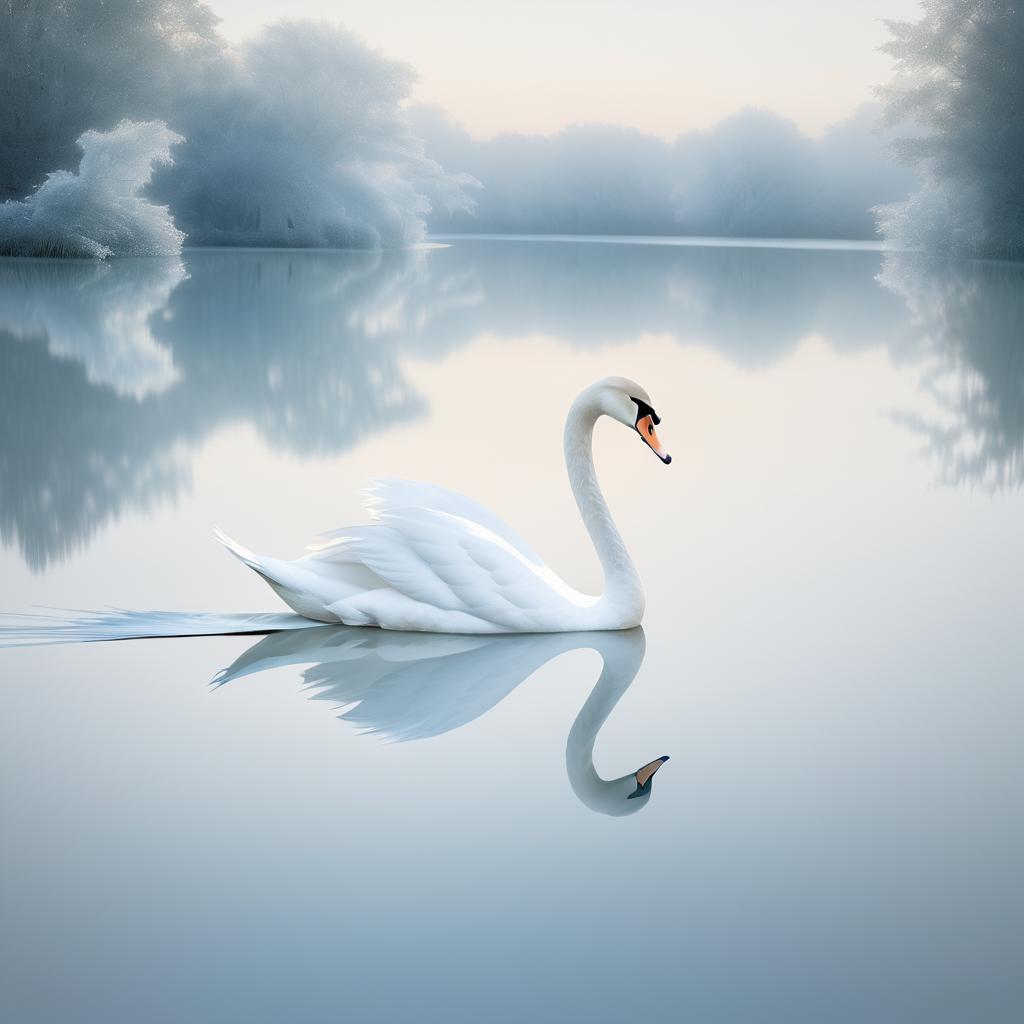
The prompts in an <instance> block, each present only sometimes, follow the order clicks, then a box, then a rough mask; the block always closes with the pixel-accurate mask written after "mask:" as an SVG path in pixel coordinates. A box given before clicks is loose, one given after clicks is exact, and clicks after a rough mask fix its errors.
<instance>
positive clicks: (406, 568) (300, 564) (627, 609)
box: [214, 377, 672, 633]
mask: <svg viewBox="0 0 1024 1024" xmlns="http://www.w3.org/2000/svg"><path fill="white" fill-rule="evenodd" d="M601 416H610V417H611V418H612V419H614V420H617V421H618V422H619V423H621V424H623V425H624V426H626V427H629V429H630V430H634V431H636V433H637V434H638V435H639V436H640V438H641V439H642V440H643V442H644V443H645V444H646V445H647V446H648V447H649V448H651V450H652V451H653V452H654V453H655V454H656V455H657V456H658V458H660V459H661V461H662V462H664V463H666V464H667V463H669V462H671V461H672V457H671V456H670V455H669V454H668V453H667V452H666V451H665V450H664V448H663V447H662V445H661V442H660V441H659V439H658V435H657V433H656V432H655V429H654V428H655V426H656V425H657V424H658V423H660V422H661V419H660V417H659V416H658V414H657V413H656V412H655V411H654V408H653V407H652V405H651V399H650V396H649V395H648V394H647V392H646V391H645V390H644V389H643V388H642V387H640V385H639V384H637V383H635V382H634V381H631V380H627V379H626V378H624V377H605V378H603V379H602V380H599V381H597V382H596V383H594V384H591V385H590V386H589V387H588V388H585V389H584V390H583V391H582V392H580V394H579V395H578V396H577V398H576V400H575V401H574V402H573V403H572V406H571V407H570V409H569V414H568V416H567V417H566V421H565V432H564V437H563V447H564V450H565V465H566V469H567V471H568V475H569V483H570V485H571V487H572V492H573V495H574V497H575V498H576V504H577V506H578V507H579V510H580V516H581V517H582V519H583V523H584V525H585V526H586V528H587V532H588V533H589V534H590V538H591V540H592V541H593V544H594V547H595V549H596V551H597V556H598V558H599V559H600V562H601V568H602V570H603V573H604V582H605V587H604V593H603V594H601V595H600V596H599V597H591V596H589V595H586V594H581V593H580V592H578V591H576V590H574V589H573V588H572V587H570V586H569V585H568V584H566V583H565V582H563V581H562V580H561V579H560V578H559V577H558V576H557V575H556V574H555V573H554V572H553V571H552V570H551V569H550V568H549V567H548V566H547V565H545V564H544V562H543V561H542V560H541V558H540V557H539V556H538V555H537V554H535V553H534V551H533V549H532V548H531V547H530V546H529V545H528V544H527V543H526V541H524V540H523V539H522V538H521V537H520V536H519V535H518V534H517V533H516V532H515V531H514V530H512V529H511V527H509V526H507V525H506V524H505V523H504V522H502V520H501V519H499V518H498V517H497V516H495V515H494V514H493V513H492V512H489V511H488V510H487V509H485V508H484V507H483V506H481V505H479V504H477V503H476V502H475V501H472V500H470V499H469V498H465V497H463V496H462V495H460V494H456V493H455V492H454V491H449V490H447V489H446V488H443V487H437V486H434V485H432V484H423V483H414V482H411V481H406V480H378V481H375V482H374V483H373V485H372V486H371V488H370V489H369V491H368V492H367V502H366V505H367V509H368V511H369V512H370V515H371V517H372V519H373V520H374V522H371V523H369V524H366V525H362V526H349V527H343V528H341V529H338V530H333V531H331V532H330V533H328V534H326V535H325V538H326V539H325V540H324V542H323V543H320V544H315V545H311V546H310V547H309V548H308V549H307V550H308V552H309V553H308V554H307V555H305V556H304V557H303V558H299V559H297V560H295V561H286V560H282V559H277V558H267V557H264V556H260V555H254V554H253V553H252V552H251V551H249V550H248V549H246V548H244V547H242V546H241V545H240V544H237V543H235V541H233V540H232V539H231V538H230V537H228V536H227V534H225V533H223V532H222V531H221V530H220V529H215V531H214V532H215V535H216V536H217V539H218V540H219V541H220V542H221V543H222V544H223V545H224V546H225V547H226V548H227V549H228V550H229V551H230V552H231V553H232V554H234V555H235V556H236V557H237V558H238V559H239V560H240V561H242V562H243V563H245V564H246V565H247V566H249V567H250V568H251V569H253V570H254V571H255V572H257V573H258V574H259V575H260V576H262V577H263V579H264V580H265V581H266V582H267V583H268V584H270V586H271V587H272V588H273V590H274V591H275V592H276V593H277V594H278V595H279V596H280V597H281V598H282V599H283V601H284V602H285V604H287V605H288V606H289V607H290V608H292V609H293V610H294V611H295V612H297V613H298V614H299V615H302V616H305V617H306V618H309V619H315V620H318V621H320V622H330V623H338V622H342V623H345V624H346V625H350V626H379V627H380V628H382V629H394V630H403V631H418V632H428V633H560V632H575V631H582V630H609V629H630V628H632V627H634V626H638V625H639V624H640V621H641V619H642V618H643V613H644V592H643V587H642V586H641V583H640V577H639V574H638V573H637V571H636V567H635V566H634V565H633V562H632V560H631V559H630V557H629V554H628V552H627V551H626V546H625V544H624V543H623V540H622V537H621V536H620V534H619V531H618V530H617V529H616V527H615V523H614V522H613V521H612V517H611V513H610V512H609V511H608V506H607V504H606V503H605V500H604V496H603V495H602V493H601V488H600V486H599V485H598V482H597V475H596V473H595V471H594V459H593V450H592V440H593V431H594V425H595V424H596V422H597V420H598V419H599V418H600V417H601Z"/></svg>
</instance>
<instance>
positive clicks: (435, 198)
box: [0, 0, 475, 256]
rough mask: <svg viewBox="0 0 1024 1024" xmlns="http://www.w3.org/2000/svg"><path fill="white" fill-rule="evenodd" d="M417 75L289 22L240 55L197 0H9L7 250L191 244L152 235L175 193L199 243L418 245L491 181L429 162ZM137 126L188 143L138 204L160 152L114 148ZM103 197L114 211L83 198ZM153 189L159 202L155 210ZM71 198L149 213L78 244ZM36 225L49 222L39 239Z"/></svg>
mask: <svg viewBox="0 0 1024 1024" xmlns="http://www.w3.org/2000/svg"><path fill="white" fill-rule="evenodd" d="M413 78H414V75H413V72H412V70H411V69H410V68H409V67H407V66H406V65H404V64H400V63H397V62H394V61H390V60H387V59H386V58H384V57H382V56H380V55H379V54H377V53H375V52H374V51H372V50H371V49H370V48H369V47H367V46H366V45H365V44H363V43H362V42H361V41H360V40H359V39H357V38H356V37H355V36H353V35H351V34H350V33H347V32H345V31H343V30H341V29H338V28H336V27H334V26H332V25H329V24H316V23H310V22H281V23H278V24H277V25H274V26H271V27H270V28H268V29H266V30H264V32H262V33H261V34H260V35H259V36H258V37H257V38H256V39H254V40H252V41H250V42H248V43H246V44H245V45H243V46H242V47H241V48H240V49H239V50H238V51H232V50H229V49H228V47H227V45H226V44H225V43H224V41H223V40H222V39H221V38H220V36H219V35H218V34H217V32H216V18H215V17H214V15H213V14H212V13H211V12H210V10H209V9H208V8H207V7H206V6H205V5H203V4H201V3H199V2H197V0H74V2H72V0H7V2H6V3H3V4H2V5H0V96H2V97H3V102H2V103H0V203H2V201H3V200H7V201H8V202H7V205H6V206H2V205H0V249H3V251H5V252H9V253H24V254H39V253H44V252H45V253H52V254H54V255H59V254H63V255H86V254H89V253H91V254H93V255H100V256H101V255H106V254H109V253H114V254H121V253H125V252H143V251H146V252H150V251H169V249H170V250H173V249H174V248H175V246H174V245H173V244H172V245H171V246H170V247H169V249H168V246H166V245H164V244H162V243H160V244H151V243H155V242H156V241H157V238H156V233H155V232H154V230H153V229H154V228H155V227H157V225H156V223H155V221H154V220H153V215H154V211H159V209H160V204H166V205H167V207H168V208H169V209H170V213H171V216H172V217H173V221H174V224H172V225H171V229H172V230H173V228H174V226H175V225H176V226H177V227H178V228H181V229H182V230H184V231H185V232H187V234H188V241H189V242H190V243H191V244H193V245H202V244H217V245H289V246H345V247H365V248H373V247H392V246H404V245H407V244H409V243H410V242H415V241H418V240H419V239H420V238H421V237H422V235H423V233H424V231H425V217H426V215H427V213H428V212H429V211H430V210H431V209H432V208H433V207H440V208H445V209H450V210H461V211H463V212H466V211H468V210H469V209H470V207H471V206H472V199H471V198H470V195H469V193H468V192H467V191H466V187H467V186H471V185H474V184H475V182H474V181H473V180H472V179H470V178H469V177H468V176H466V175H457V174H456V175H453V174H448V173H446V172H445V171H444V170H443V169H442V168H441V166H440V165H439V164H437V163H436V162H434V161H433V160H431V159H429V158H428V156H427V155H426V153H425V151H424V146H423V143H422V141H421V140H420V139H419V138H417V137H416V136H415V134H414V133H413V131H412V129H411V127H410V125H409V121H408V118H407V116H406V113H405V109H404V104H405V102H406V100H407V98H408V96H409V92H410V89H411V85H412V82H413ZM126 121H127V122H133V123H135V124H137V125H138V124H141V123H150V124H159V125H161V126H167V128H169V129H170V130H171V131H172V132H175V133H177V134H178V135H180V136H182V139H181V140H178V142H177V143H176V144H175V145H174V147H173V152H172V153H171V154H170V155H171V157H172V159H173V161H174V163H175V164H176V165H177V166H176V167H175V169H174V170H173V171H170V172H163V171H161V172H158V173H157V174H156V175H155V176H154V180H153V183H152V185H151V186H150V187H149V190H148V192H144V193H143V194H142V195H141V196H138V197H136V196H135V192H134V188H133V189H129V188H128V185H129V184H132V185H134V184H135V183H137V182H138V175H137V174H136V173H135V170H134V168H135V167H136V164H137V162H138V158H139V157H140V156H142V155H144V154H143V153H142V150H140V149H138V148H137V147H136V148H134V149H133V148H132V147H131V146H130V145H129V146H125V147H122V148H121V152H122V153H123V154H124V155H125V157H126V158H127V159H130V161H131V166H130V167H129V166H127V165H126V166H125V167H119V166H118V165H117V162H116V159H114V158H115V157H116V150H115V149H114V148H112V145H111V143H112V142H114V141H117V138H118V137H116V136H115V135H111V133H115V132H116V131H120V129H118V125H120V124H121V123H122V122H126ZM165 130H166V129H165ZM108 135H110V136H111V137H110V140H109V141H107V142H104V141H103V140H104V139H105V138H107V136H108ZM80 139H81V140H90V141H89V142H88V145H91V146H92V147H93V150H92V151H94V152H95V153H99V152H100V151H101V150H102V152H103V154H104V158H103V165H102V167H99V166H98V165H96V169H98V170H99V171H100V172H101V173H100V174H99V175H95V174H91V175H90V176H88V183H89V187H88V188H84V187H83V185H85V184H86V181H85V178H86V176H85V175H75V173H74V172H75V171H76V169H77V168H78V166H79V162H80V160H81V158H82V157H81V154H82V149H81V148H80V146H79V144H78V140H80ZM129 141H130V140H129ZM139 141H141V139H140V140H139ZM153 159H159V158H158V157H157V156H156V155H155V154H154V155H153ZM149 163H150V160H149V159H147V160H145V166H146V168H147V172H146V177H147V178H148V167H149ZM118 180H120V182H121V184H117V181H118ZM33 190H39V192H34V191H33ZM43 190H45V195H43V196H41V197H40V193H41V192H43ZM133 197H134V198H137V199H138V203H135V204H134V205H133V203H131V202H128V200H129V199H132V198H133ZM90 198H91V199H94V200H96V201H97V202H99V203H105V204H106V205H105V207H104V209H102V210H101V209H98V208H97V209H96V210H90V209H89V208H88V207H87V205H83V204H87V203H88V201H89V200H90ZM147 198H148V199H150V200H152V203H150V204H149V206H148V207H147V206H144V205H140V204H141V203H142V200H144V199H147ZM57 199H61V200H62V201H63V200H67V201H73V202H74V203H75V204H77V205H76V218H77V220H76V222H75V223H76V225H82V226H87V227H97V229H99V225H100V223H101V222H103V221H105V220H107V219H108V215H109V214H111V213H112V212H114V210H113V206H112V205H111V201H113V204H114V206H116V207H118V209H119V211H120V212H121V213H125V212H129V211H130V210H134V212H135V213H136V214H137V215H138V216H139V217H140V218H143V217H144V218H146V220H147V223H146V224H145V225H143V224H141V222H140V225H139V231H138V232H136V240H135V242H132V241H131V239H130V238H129V234H128V233H126V232H124V231H122V232H121V233H120V234H119V235H118V236H117V238H116V239H115V242H116V244H113V245H111V244H108V242H107V241H101V240H99V238H98V237H95V236H94V235H93V234H90V231H89V230H85V231H81V230H78V227H77V226H76V227H75V231H74V235H75V237H74V238H73V239H71V240H70V242H68V241H66V240H65V239H63V238H62V237H61V236H60V233H59V232H55V231H54V229H55V228H56V227H58V226H59V225H58V224H57V221H56V220H55V218H54V217H53V216H50V215H49V214H50V213H54V212H55V211H56V210H57V206H56V205H54V203H55V200H57ZM122 223H123V224H124V226H126V227H127V224H126V223H125V222H122ZM35 228H39V229H43V233H41V234H39V235H38V237H37V236H35V235H34V234H33V231H34V229H35ZM108 234H109V233H108ZM167 237H168V238H170V235H168V236H167ZM89 239H93V240H94V241H96V242H97V243H98V244H96V245H91V244H90V243H89V241H88V240H89ZM80 242H84V247H83V245H80V244H79V243H80ZM136 243H139V244H136Z"/></svg>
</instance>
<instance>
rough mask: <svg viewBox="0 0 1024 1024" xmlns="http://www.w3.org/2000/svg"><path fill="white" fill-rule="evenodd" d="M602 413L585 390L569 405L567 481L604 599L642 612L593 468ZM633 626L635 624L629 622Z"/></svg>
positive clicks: (639, 591)
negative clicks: (601, 573)
mask: <svg viewBox="0 0 1024 1024" xmlns="http://www.w3.org/2000/svg"><path fill="white" fill-rule="evenodd" d="M602 415H603V413H602V411H601V409H600V408H598V407H597V406H596V404H595V403H594V402H592V401H590V400H589V396H588V395H587V394H586V392H584V393H583V394H582V395H580V397H579V398H577V399H576V401H575V402H574V403H573V404H572V407H571V408H570V409H569V415H568V417H567V418H566V421H565V465H566V468H567V469H568V471H569V483H570V485H571V486H572V493H573V496H574V497H575V498H576V504H577V506H578V507H579V510H580V516H582V518H583V522H584V525H585V526H586V528H587V533H589V534H590V539H591V540H592V541H593V543H594V549H595V550H596V551H597V557H598V558H599V559H600V560H601V568H602V570H603V571H604V585H605V591H604V598H603V600H605V601H609V602H615V603H616V604H617V605H618V604H621V605H622V606H623V608H624V609H630V610H634V606H636V608H635V610H636V611H637V612H638V617H637V618H636V622H639V621H640V619H639V615H642V614H643V603H644V596H643V588H642V586H641V584H640V576H639V574H638V573H637V571H636V566H634V565H633V560H632V559H631V558H630V557H629V552H628V551H627V550H626V545H625V543H624V542H623V540H622V535H621V534H620V533H619V531H618V530H617V529H616V527H615V523H614V521H613V520H612V514H611V512H609V511H608V504H607V503H606V502H605V500H604V495H603V494H602V493H601V487H600V484H598V482H597V473H596V472H595V471H594V446H593V440H594V424H595V423H596V422H597V421H598V419H599V417H600V416H602ZM631 624H632V625H635V624H636V623H635V622H634V623H631Z"/></svg>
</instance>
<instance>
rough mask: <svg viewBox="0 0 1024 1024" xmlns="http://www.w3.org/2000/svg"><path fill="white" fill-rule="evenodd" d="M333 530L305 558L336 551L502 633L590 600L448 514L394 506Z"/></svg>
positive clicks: (409, 592) (417, 596)
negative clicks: (364, 522)
mask: <svg viewBox="0 0 1024 1024" xmlns="http://www.w3.org/2000/svg"><path fill="white" fill-rule="evenodd" d="M338 532H339V534H340V535H339V537H338V538H337V540H336V541H335V542H334V543H332V544H328V545H326V546H325V547H324V548H323V549H321V551H320V552H318V553H316V554H314V555H311V556H309V557H311V558H318V557H319V558H327V559H330V558H332V557H333V553H334V552H338V549H339V548H341V549H342V550H343V551H344V552H345V556H344V557H345V558H346V560H347V559H353V560H357V561H359V562H361V563H362V564H363V565H365V566H366V567H367V568H369V569H370V570H372V572H373V573H375V574H376V575H377V576H379V577H380V578H381V579H382V580H383V581H384V582H386V583H387V584H388V585H389V586H390V587H392V588H393V589H394V590H396V591H398V592H399V593H401V594H404V595H405V596H406V597H408V598H411V599H412V600H413V601H417V602H420V603H422V604H423V605H426V606H429V607H431V608H435V609H442V610H445V611H451V612H463V613H466V614H468V615H472V616H475V617H476V618H478V619H482V620H485V621H487V622H489V623H492V624H494V625H497V626H500V627H501V628H503V629H507V630H509V631H510V632H517V631H529V630H531V629H535V628H539V627H540V626H541V625H542V624H543V623H545V622H549V621H550V618H551V613H552V611H553V610H554V608H555V607H563V608H564V606H565V603H566V602H568V603H569V604H574V605H577V606H580V605H585V604H587V603H589V602H590V599H588V598H585V597H583V595H580V594H577V593H576V592H575V591H574V590H572V588H570V587H568V586H566V584H565V583H563V582H562V581H561V580H560V579H559V578H558V577H557V576H556V575H555V574H554V573H553V572H552V571H551V570H550V569H548V568H547V566H545V565H543V564H536V563H534V562H532V561H530V560H529V559H527V558H526V557H525V556H524V555H523V554H522V553H521V552H520V551H518V550H517V549H516V548H515V547H514V546H513V545H511V544H510V543H509V542H508V541H507V540H505V538H503V537H501V536H499V535H497V534H495V533H493V532H492V531H491V530H489V529H487V528H486V527H485V526H483V525H481V524H480V523H479V522H474V521H470V520H468V519H463V518H462V517H460V516H457V515H454V514H452V513H450V512H443V511H438V510H435V509H424V508H397V509H393V510H390V511H388V512H383V513H379V521H378V522H376V523H374V524H372V525H370V526H362V527H352V528H350V529H348V530H345V531H338Z"/></svg>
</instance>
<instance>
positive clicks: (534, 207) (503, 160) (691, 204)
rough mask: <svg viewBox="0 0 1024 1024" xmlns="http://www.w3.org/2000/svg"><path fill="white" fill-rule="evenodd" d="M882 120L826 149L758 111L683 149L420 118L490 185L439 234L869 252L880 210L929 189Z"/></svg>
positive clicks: (856, 127) (429, 139) (607, 134)
mask: <svg viewBox="0 0 1024 1024" xmlns="http://www.w3.org/2000/svg"><path fill="white" fill-rule="evenodd" d="M878 115H879V108H878V107H877V106H876V105H873V104H867V105H865V106H863V107H861V108H859V109H858V110H857V111H855V112H854V113H853V114H852V115H851V116H850V117H849V118H847V119H846V120H844V121H842V122H840V123H839V124H837V125H834V126H833V127H832V128H830V129H829V130H828V131H827V132H826V133H825V134H824V136H823V137H822V138H821V139H813V138H811V137H810V136H807V135H805V134H803V133H802V132H800V130H799V129H798V128H797V127H796V125H795V124H793V123H792V122H791V121H788V120H786V119H785V118H783V117H780V116H778V115H777V114H773V113H770V112H768V111H763V110H754V109H748V110H743V111H740V112H739V113H738V114H735V115H733V116H732V117H729V118H726V119H724V120H723V121H721V122H719V123H718V124H717V125H716V126H714V127H713V128H712V129H710V130H709V131H706V132H691V133H688V134H685V135H681V136H679V137H678V138H677V139H676V140H675V141H674V142H672V143H667V142H664V141H662V140H661V139H658V138H656V137H654V136H651V135H645V134H644V133H642V132H639V131H637V130H635V129H630V128H625V127H621V126H615V125H582V126H578V127H574V128H568V129H566V130H565V131H562V132H559V133H558V134H556V135H550V136H539V135H500V136H498V137H497V138H494V139H490V140H477V139H474V138H473V137H472V136H470V135H469V134H468V133H467V132H466V131H465V130H463V129H462V128H460V127H459V126H458V125H456V124H454V123H453V122H452V121H450V120H449V119H448V118H447V117H446V115H445V114H444V112H443V111H442V110H440V109H439V108H437V107H433V106H420V107H417V108H414V109H413V110H412V111H411V115H410V116H411V118H412V122H413V124H414V126H415V129H416V131H417V133H418V134H419V135H421V136H422V137H423V138H424V140H425V141H426V144H427V147H428V151H429V152H430V153H432V154H433V155H434V156H435V157H436V158H437V159H438V160H439V161H440V162H441V163H442V164H444V165H446V166H453V167H455V166H457V167H460V168H463V169H465V170H466V171H468V172H469V173H470V174H471V175H472V176H473V177H475V178H477V179H479V180H480V182H482V184H483V190H482V191H481V192H479V193H478V194H477V196H476V200H477V203H476V210H475V212H474V213H472V214H467V213H466V212H463V211H460V210H456V211H445V210H440V209H436V210H435V211H434V212H433V213H432V214H431V216H430V218H429V224H430V227H431V229H432V230H434V231H438V232H484V233H499V234H501V233H531V234H541V233H552V234H574V233H578V234H636V235H644V234H654V235H672V234H688V235H724V236H729V237H759V238H761V237H782V238H853V239H867V238H873V237H875V236H876V227H875V222H874V217H873V214H872V207H874V206H877V205H879V204H883V203H889V202H892V201H895V200H899V199H902V198H904V197H905V196H906V195H907V194H908V192H910V191H911V189H912V188H913V187H914V186H915V183H916V177H915V174H914V173H913V171H912V170H910V169H909V168H907V167H905V166H902V165H901V164H900V163H899V162H898V161H897V160H896V159H895V158H894V157H893V155H892V154H891V153H890V151H889V148H888V142H889V138H888V137H887V135H886V134H885V133H884V132H881V131H879V130H878V128H877V124H876V122H877V120H878Z"/></svg>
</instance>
